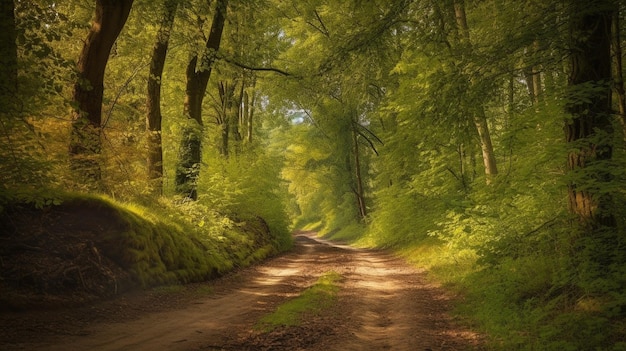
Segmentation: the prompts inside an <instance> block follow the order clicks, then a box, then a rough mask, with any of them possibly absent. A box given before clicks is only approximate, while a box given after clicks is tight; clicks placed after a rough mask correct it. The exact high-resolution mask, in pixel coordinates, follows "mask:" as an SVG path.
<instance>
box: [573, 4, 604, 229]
mask: <svg viewBox="0 0 626 351" xmlns="http://www.w3.org/2000/svg"><path fill="white" fill-rule="evenodd" d="M611 18H612V14H611V11H610V10H607V8H606V7H605V9H597V10H592V9H590V8H589V5H588V3H587V2H586V1H584V0H574V1H573V6H572V12H571V19H570V21H571V28H570V33H571V38H570V40H571V45H572V50H571V53H570V60H571V61H570V64H571V73H570V78H569V87H570V89H571V91H572V94H573V96H584V98H581V99H579V100H578V101H572V102H570V103H569V104H568V105H567V106H566V111H567V112H568V113H569V114H571V120H569V121H567V123H566V125H565V135H566V140H567V142H568V143H569V144H570V149H571V150H574V151H571V152H570V153H569V156H568V160H567V168H568V170H569V171H570V173H571V174H572V177H574V180H572V181H571V182H570V184H569V185H568V193H569V209H570V211H571V212H572V213H573V214H575V215H576V216H577V217H578V218H579V220H580V222H581V223H582V224H583V227H584V228H586V229H588V230H596V229H599V228H602V227H614V226H615V225H616V223H615V217H614V215H613V213H612V209H611V202H612V199H611V194H610V193H609V191H608V190H607V188H608V186H607V183H608V182H610V181H611V178H612V177H611V175H610V172H609V170H608V167H607V164H606V161H609V160H611V158H612V152H613V147H612V145H611V136H612V134H613V130H612V123H611V122H612V121H611V119H612V118H611V87H610V85H609V83H608V82H609V81H610V79H611V52H610V44H611V37H610V33H611ZM583 34H584V35H583ZM572 100H573V99H572ZM585 183H586V186H585V185H584V184H585ZM590 185H592V186H590Z"/></svg>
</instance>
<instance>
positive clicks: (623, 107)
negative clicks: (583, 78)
mask: <svg viewBox="0 0 626 351" xmlns="http://www.w3.org/2000/svg"><path fill="white" fill-rule="evenodd" d="M619 10H620V9H619V7H617V8H616V9H615V11H614V12H613V21H612V25H611V34H612V42H611V47H612V48H613V52H612V57H613V89H614V90H615V96H616V98H617V110H618V111H619V121H620V123H621V124H622V133H623V134H624V138H626V92H624V75H623V73H622V72H623V71H622V41H621V36H620V21H619V14H620V11H619Z"/></svg>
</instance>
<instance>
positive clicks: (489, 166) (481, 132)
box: [474, 106, 498, 184]
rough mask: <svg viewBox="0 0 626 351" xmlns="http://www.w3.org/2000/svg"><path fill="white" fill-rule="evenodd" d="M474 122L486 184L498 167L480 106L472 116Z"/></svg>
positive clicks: (493, 176)
mask: <svg viewBox="0 0 626 351" xmlns="http://www.w3.org/2000/svg"><path fill="white" fill-rule="evenodd" d="M474 124H476V130H477V131H478V136H479V138H480V148H481V150H482V155H483V165H484V166H485V176H486V177H487V184H490V183H491V181H492V180H493V178H495V176H496V175H497V174H498V167H497V164H496V157H495V155H494V152H493V145H492V143H491V135H490V134H489V125H488V124H487V117H485V111H484V110H483V108H482V106H480V107H479V111H478V112H477V113H476V115H475V116H474Z"/></svg>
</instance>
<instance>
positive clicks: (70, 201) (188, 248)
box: [0, 194, 290, 309]
mask: <svg viewBox="0 0 626 351" xmlns="http://www.w3.org/2000/svg"><path fill="white" fill-rule="evenodd" d="M55 203H56V204H55ZM189 206H192V207H193V206H194V205H193V204H186V205H174V204H172V203H171V202H169V203H168V202H163V203H155V204H154V205H151V206H148V207H139V206H137V205H129V204H121V203H117V202H115V201H113V200H111V199H109V198H105V197H99V196H86V195H79V194H64V195H60V196H58V197H57V198H55V200H54V201H50V202H49V204H47V205H45V206H38V207H39V208H37V207H35V206H33V205H32V204H31V205H26V204H20V203H13V204H10V205H8V206H4V209H3V211H2V213H1V214H0V242H1V245H0V306H2V307H0V309H23V308H31V307H53V306H63V305H67V304H76V303H83V302H86V301H92V300H95V299H101V298H106V297H111V296H115V295H117V294H120V293H122V292H125V291H128V290H131V289H135V288H145V287H150V286H156V285H162V284H176V283H188V282H197V281H203V280H207V279H211V278H213V277H216V276H219V275H221V274H224V273H226V272H228V271H230V270H232V269H234V268H236V267H241V266H247V265H250V264H252V263H254V262H256V261H259V260H262V259H263V258H266V257H268V256H270V255H273V254H276V253H278V252H280V251H282V250H285V249H287V248H288V247H289V245H290V236H289V234H288V233H272V232H270V229H269V226H268V224H267V223H266V222H265V221H264V220H263V219H262V218H260V217H255V216H250V217H247V218H229V217H226V216H221V215H219V214H217V213H214V212H211V213H206V214H202V215H200V216H198V213H199V212H202V210H203V208H194V209H193V211H191V210H190V209H189ZM191 212H193V213H194V214H195V215H194V216H193V219H191V217H192V216H186V214H188V213H191ZM199 218H200V219H199Z"/></svg>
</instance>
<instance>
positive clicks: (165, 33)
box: [146, 0, 180, 194]
mask: <svg viewBox="0 0 626 351" xmlns="http://www.w3.org/2000/svg"><path fill="white" fill-rule="evenodd" d="M179 2H180V1H179V0H165V4H164V13H163V17H162V20H161V24H160V26H159V30H158V32H157V39H156V42H155V44H154V47H153V48H152V58H151V60H150V75H149V76H148V94H147V99H146V105H147V106H146V107H147V113H146V131H147V132H148V163H147V169H148V179H149V180H152V181H153V183H154V184H152V185H153V186H154V189H155V193H158V194H160V193H161V192H162V189H163V181H162V178H163V146H162V138H161V120H162V115H161V83H162V76H163V68H164V67H165V59H166V57H167V49H168V47H169V42H170V34H171V31H172V25H173V24H174V18H175V16H176V9H177V8H178V4H179Z"/></svg>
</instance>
